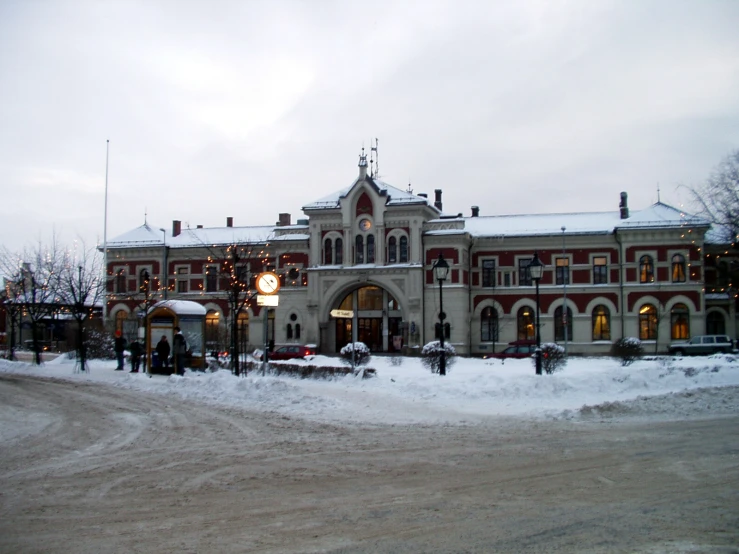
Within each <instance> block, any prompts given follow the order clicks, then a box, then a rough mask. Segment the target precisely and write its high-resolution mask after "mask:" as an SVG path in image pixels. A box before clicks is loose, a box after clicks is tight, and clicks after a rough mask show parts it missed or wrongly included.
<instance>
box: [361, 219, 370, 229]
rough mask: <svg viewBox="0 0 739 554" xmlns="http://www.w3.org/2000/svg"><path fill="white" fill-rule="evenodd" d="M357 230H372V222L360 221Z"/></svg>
mask: <svg viewBox="0 0 739 554" xmlns="http://www.w3.org/2000/svg"><path fill="white" fill-rule="evenodd" d="M359 228H360V229H361V230H362V231H369V230H370V229H372V222H371V221H370V220H369V219H360V220H359Z"/></svg>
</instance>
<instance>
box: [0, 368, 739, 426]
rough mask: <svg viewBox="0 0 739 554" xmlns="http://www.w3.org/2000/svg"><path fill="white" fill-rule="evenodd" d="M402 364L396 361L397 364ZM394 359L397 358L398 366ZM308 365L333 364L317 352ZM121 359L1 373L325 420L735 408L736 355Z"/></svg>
mask: <svg viewBox="0 0 739 554" xmlns="http://www.w3.org/2000/svg"><path fill="white" fill-rule="evenodd" d="M397 360H402V362H401V363H400V365H395V364H396V363H397ZM394 362H395V363H394ZM310 363H312V364H327V365H337V364H340V360H338V359H336V358H329V357H324V356H317V357H316V358H315V359H313V360H312V361H311V362H310ZM114 367H115V361H112V360H111V361H108V360H93V361H91V362H90V363H89V371H88V372H85V373H80V372H75V362H74V360H70V359H69V358H68V357H66V356H60V357H58V358H56V359H55V360H53V361H50V362H47V363H45V364H43V365H42V366H34V365H31V364H28V363H23V362H8V361H5V360H0V372H5V373H20V374H24V375H35V376H43V377H54V378H60V379H68V380H81V381H95V382H101V383H106V384H110V385H113V386H118V387H125V388H128V389H134V390H141V391H146V392H149V393H154V394H159V395H162V396H164V397H175V398H176V397H179V398H190V399H195V400H200V401H204V402H211V403H217V404H221V405H227V406H239V407H241V408H246V409H253V410H259V411H272V412H278V413H281V414H284V415H288V416H295V417H301V418H306V419H310V420H315V421H322V422H334V423H340V422H346V423H361V424H372V423H384V424H393V423H398V424H399V423H439V422H447V423H455V422H456V423H459V422H475V421H480V420H482V419H488V418H490V417H498V416H527V417H546V418H579V417H591V416H593V415H596V416H599V417H613V416H619V415H621V414H623V415H626V414H628V415H629V416H639V415H640V414H643V415H644V416H649V417H654V416H659V415H664V416H667V417H678V418H679V417H681V416H687V415H694V414H706V415H708V414H712V413H716V414H727V413H736V411H737V409H739V394H738V392H739V389H738V388H736V387H737V386H739V357H737V356H735V355H726V354H722V355H715V356H708V357H694V358H687V357H686V358H670V357H647V358H644V359H642V360H640V361H638V362H635V363H634V364H632V365H630V366H627V367H622V366H621V365H620V363H619V362H618V361H617V360H614V359H610V358H570V359H569V361H568V364H567V366H566V367H565V368H564V369H562V370H560V371H559V372H557V373H555V374H553V375H541V376H537V375H535V374H534V369H533V366H532V363H531V360H506V361H505V362H502V361H501V360H483V359H467V358H457V360H456V363H455V364H454V366H453V367H451V369H450V370H449V372H448V374H447V375H446V376H444V377H441V376H439V375H434V374H431V373H430V372H429V371H428V370H426V369H425V368H424V367H423V366H422V365H421V363H420V360H419V359H417V358H391V357H379V356H377V357H373V358H372V359H371V360H370V363H369V364H368V367H372V368H375V369H376V370H377V375H376V377H374V378H369V379H361V378H358V377H354V376H348V377H344V378H339V379H335V380H318V379H298V378H294V377H284V376H282V377H275V376H269V375H268V376H262V375H261V374H257V373H251V374H249V375H248V376H247V377H234V376H233V375H232V374H231V373H230V371H228V370H220V371H217V372H214V373H210V372H206V373H202V372H191V371H188V372H187V374H186V375H185V376H184V377H178V376H169V377H167V376H159V375H154V376H153V377H152V378H149V377H148V376H147V375H146V374H141V373H139V374H131V373H129V372H128V371H125V372H120V371H115V370H114Z"/></svg>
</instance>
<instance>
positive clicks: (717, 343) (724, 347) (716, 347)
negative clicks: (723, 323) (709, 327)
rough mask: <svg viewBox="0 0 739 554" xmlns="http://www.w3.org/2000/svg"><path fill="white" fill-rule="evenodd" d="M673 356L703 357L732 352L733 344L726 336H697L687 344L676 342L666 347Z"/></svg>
mask: <svg viewBox="0 0 739 554" xmlns="http://www.w3.org/2000/svg"><path fill="white" fill-rule="evenodd" d="M668 350H669V352H670V354H673V355H675V356H705V355H709V354H717V353H720V352H732V351H733V350H734V344H733V343H732V341H731V339H730V338H729V337H728V335H699V336H697V337H693V338H692V339H690V340H689V341H687V342H676V343H673V344H671V345H670V346H669V347H668Z"/></svg>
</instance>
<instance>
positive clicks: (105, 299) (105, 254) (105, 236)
mask: <svg viewBox="0 0 739 554" xmlns="http://www.w3.org/2000/svg"><path fill="white" fill-rule="evenodd" d="M109 150H110V139H108V140H106V141H105V215H104V216H103V325H105V320H106V319H108V152H109Z"/></svg>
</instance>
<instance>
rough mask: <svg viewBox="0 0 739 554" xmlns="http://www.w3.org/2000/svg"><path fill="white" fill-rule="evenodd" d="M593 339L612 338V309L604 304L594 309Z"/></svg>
mask: <svg viewBox="0 0 739 554" xmlns="http://www.w3.org/2000/svg"><path fill="white" fill-rule="evenodd" d="M593 340H611V311H610V310H609V309H608V308H606V307H605V306H604V305H603V304H600V305H598V306H596V307H595V309H594V310H593Z"/></svg>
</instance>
